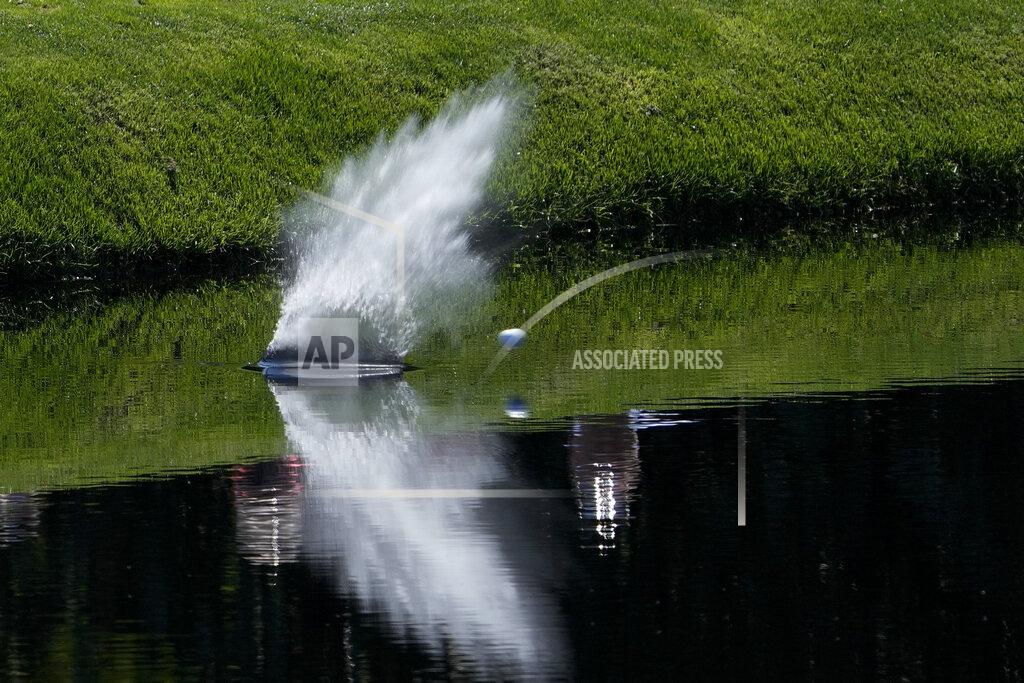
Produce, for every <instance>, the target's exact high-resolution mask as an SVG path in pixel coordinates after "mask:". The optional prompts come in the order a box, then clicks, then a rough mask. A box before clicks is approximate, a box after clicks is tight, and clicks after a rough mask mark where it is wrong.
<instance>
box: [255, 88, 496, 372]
mask: <svg viewBox="0 0 1024 683" xmlns="http://www.w3.org/2000/svg"><path fill="white" fill-rule="evenodd" d="M488 90H489V91H491V92H496V91H497V92H499V94H493V95H491V96H489V97H486V98H484V97H481V96H475V97H474V96H469V97H467V96H458V97H455V98H453V99H452V100H451V101H450V102H449V103H448V105H447V106H446V107H445V108H444V109H443V111H442V112H441V113H440V114H439V115H438V116H437V117H436V118H435V119H434V120H433V121H431V122H430V123H429V124H427V125H426V126H421V125H420V123H419V121H418V120H417V119H415V118H413V119H410V120H408V121H407V122H406V123H405V124H404V125H403V126H402V127H401V128H400V129H399V130H398V131H397V132H396V133H395V134H394V135H393V136H392V137H391V138H390V139H386V138H385V137H384V136H383V135H382V136H381V137H380V138H378V140H377V142H376V143H375V144H374V145H373V147H372V148H371V149H370V150H369V151H368V152H367V153H366V154H365V155H363V156H361V157H359V158H352V159H349V160H347V161H346V162H345V163H344V165H343V166H342V168H341V170H340V171H339V173H338V174H337V176H336V177H335V179H334V182H333V184H332V186H331V189H330V193H329V196H325V197H320V196H316V195H310V196H309V198H307V199H306V200H304V201H303V202H302V203H301V204H300V205H299V206H298V207H296V210H295V211H294V212H293V214H292V225H293V226H295V227H296V228H297V229H296V231H295V232H296V235H295V239H294V246H295V251H296V256H297V262H296V269H295V273H294V277H293V279H292V281H291V282H290V283H289V284H288V285H287V286H286V287H285V291H284V301H283V303H282V307H281V317H280V319H279V320H278V324H277V329H276V330H275V332H274V337H273V340H272V341H271V343H270V347H269V348H270V350H272V351H273V350H275V349H280V348H287V347H288V346H289V345H290V344H292V342H293V340H294V339H295V338H297V334H298V333H299V332H300V331H301V330H300V329H299V327H301V325H302V324H303V321H304V320H305V319H307V318H311V317H352V318H359V319H360V337H361V349H360V352H361V355H362V356H363V357H364V358H368V359H369V358H372V357H374V356H377V357H384V358H388V359H392V360H394V359H400V358H401V357H402V356H404V355H405V354H406V353H407V352H408V351H409V349H410V346H411V345H412V344H413V343H414V341H415V339H416V337H417V334H418V333H420V332H422V331H423V330H424V328H426V327H428V326H430V325H432V324H437V323H440V322H443V321H444V319H445V318H446V316H447V315H449V314H450V312H451V309H452V307H453V306H455V305H456V303H457V302H466V301H467V297H469V296H480V295H481V294H482V293H486V291H487V289H488V286H487V285H488V282H489V264H488V262H487V259H485V258H484V257H482V256H479V255H475V254H474V253H473V252H472V250H471V249H470V245H469V235H468V234H467V232H466V230H465V227H464V223H465V220H466V218H467V216H468V215H469V214H470V213H471V212H472V211H473V209H474V208H475V207H477V206H478V205H479V203H480V201H481V200H482V198H483V195H484V188H485V185H486V182H487V179H488V177H489V175H490V173H491V169H492V167H493V166H494V162H495V159H496V157H497V155H498V152H499V149H500V146H501V144H502V142H503V140H505V139H506V138H507V137H508V134H507V128H508V124H509V119H510V114H511V113H512V111H513V110H514V108H515V102H516V98H515V97H514V96H513V95H510V94H508V93H509V88H508V87H501V86H500V85H498V84H497V83H494V84H491V85H490V86H489V87H488ZM474 102H475V103H474Z"/></svg>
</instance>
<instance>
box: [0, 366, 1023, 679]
mask: <svg viewBox="0 0 1024 683" xmlns="http://www.w3.org/2000/svg"><path fill="white" fill-rule="evenodd" d="M407 388H408V387H407V386H405V385H403V384H402V383H392V384H388V385H381V386H377V387H374V389H373V392H374V394H375V395H374V397H373V400H372V401H361V402H360V407H361V408H363V410H364V411H367V410H368V409H369V412H364V413H363V414H362V415H361V417H360V418H359V419H357V420H354V421H353V419H352V417H351V415H352V413H351V411H350V410H349V411H348V412H346V409H350V408H351V405H346V404H345V401H342V403H341V404H340V405H339V404H338V403H336V402H335V401H334V400H333V399H328V398H326V397H324V396H317V395H315V394H314V395H309V394H308V392H306V393H304V392H303V391H300V390H296V389H292V390H288V391H282V392H281V394H280V395H279V396H278V400H279V401H280V405H281V407H282V413H283V415H284V418H285V421H286V424H287V425H288V427H289V429H291V430H296V432H297V431H299V430H301V432H302V436H301V437H300V438H299V439H298V445H299V448H298V450H297V451H283V452H281V453H279V454H277V457H274V458H270V459H267V460H263V461H260V462H252V463H247V464H243V465H235V466H228V467H214V468H210V469H206V470H201V471H196V472H191V473H188V474H179V475H175V476H170V477H166V478H158V479H150V480H139V481H131V482H127V483H122V484H117V485H112V486H94V487H86V488H78V489H73V490H60V491H53V492H46V493H38V494H31V493H29V494H18V493H12V494H7V495H5V496H3V498H2V500H0V515H2V517H0V519H2V525H3V526H2V541H0V576H2V577H3V583H2V585H0V666H2V667H3V669H4V670H5V673H6V674H16V673H22V674H28V675H31V676H34V677H35V676H47V675H53V674H56V673H59V672H61V671H64V670H66V669H68V668H71V669H73V670H75V671H78V672H82V673H85V674H94V675H112V674H116V675H136V676H141V677H144V678H150V677H152V676H158V675H176V676H180V675H203V676H209V675H218V676H229V675H233V674H240V675H266V676H273V677H279V676H280V677H283V676H286V675H288V676H297V675H301V676H307V675H309V676H329V677H357V678H373V677H382V676H388V677H390V676H400V677H408V676H424V677H428V676H438V675H468V676H480V675H483V676H493V677H508V676H521V675H537V676H545V677H547V676H570V675H572V676H580V677H587V678H590V677H594V678H606V677H620V676H627V675H640V674H646V675H650V676H654V675H665V674H666V673H668V672H670V671H671V672H676V673H680V674H684V673H685V674H690V675H700V676H709V677H710V676H720V675H740V674H745V673H750V672H754V673H755V677H757V676H764V677H775V676H787V677H788V676H800V677H805V676H807V675H814V674H816V673H823V672H839V673H842V674H844V675H845V676H850V677H865V676H882V677H885V678H896V677H900V676H908V677H911V678H918V677H923V676H927V677H932V676H943V677H944V676H954V677H957V676H958V675H965V676H966V675H968V674H971V676H972V677H973V676H981V677H983V678H986V679H988V678H1003V677H1010V678H1012V677H1014V676H1017V675H1019V674H1020V671H1021V664H1022V663H1021V638H1022V637H1024V630H1022V629H1024V616H1022V615H1024V574H1022V573H1021V572H1020V566H1021V565H1022V563H1024V505H1022V501H1024V460H1022V459H1021V455H1022V451H1024V448H1022V445H1021V432H1020V424H1021V423H1020V418H1021V415H1022V414H1024V378H1022V377H1012V376H1011V377H1006V378H1004V379H999V380H997V381H991V382H987V383H980V384H964V385H959V384H946V385H941V386H929V385H920V386H911V387H904V388H898V389H893V390H889V391H881V392H875V393H870V394H836V395H830V396H820V397H817V398H815V399H777V400H767V401H762V402H757V403H754V404H751V405H748V406H746V407H745V408H742V409H739V408H735V407H730V406H724V407H719V408H711V409H698V410H689V411H685V412H665V413H660V414H639V413H633V414H632V415H630V414H623V415H616V416H607V417H604V418H588V419H586V420H580V421H578V422H576V423H575V424H570V425H565V426H559V427H558V428H552V429H538V430H535V431H527V432H521V431H520V432H509V431H502V430H486V431H482V432H479V433H472V434H467V433H461V434H460V433H451V434H445V435H440V436H430V435H425V434H422V433H417V432H416V430H415V429H413V428H412V426H411V425H412V420H413V419H414V418H413V417H412V416H411V415H410V413H409V411H410V410H412V409H413V407H412V406H410V405H409V403H408V401H409V399H410V396H409V395H408V393H407ZM374 406H377V407H379V408H380V412H378V413H377V414H372V408H373V407H374ZM741 421H742V423H743V432H744V436H745V451H746V461H747V467H748V492H749V499H748V509H747V514H748V525H747V526H746V527H742V528H741V527H738V526H737V524H736V522H737V470H736V467H737V451H738V444H739V442H738V436H739V429H740V422H741ZM332 449H334V450H333V451H332ZM331 452H335V453H337V454H339V456H340V455H341V454H344V458H345V459H344V461H339V460H337V459H332V458H331V457H329V454H330V453H331Z"/></svg>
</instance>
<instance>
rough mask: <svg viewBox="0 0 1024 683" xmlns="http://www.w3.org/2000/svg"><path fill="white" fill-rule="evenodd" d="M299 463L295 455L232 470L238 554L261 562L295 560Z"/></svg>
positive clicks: (299, 515)
mask: <svg viewBox="0 0 1024 683" xmlns="http://www.w3.org/2000/svg"><path fill="white" fill-rule="evenodd" d="M301 467H302V463H301V462H300V461H299V459H298V458H297V457H296V456H294V455H291V456H287V457H285V458H284V459H283V460H280V461H275V462H265V463H257V464H253V465H237V466H235V467H234V468H232V470H231V483H232V489H233V491H234V502H235V520H236V524H237V530H236V538H237V541H238V545H239V548H240V550H239V554H241V555H242V557H244V558H246V559H247V560H249V561H251V562H253V563H255V564H260V565H266V566H270V567H277V566H278V565H280V564H283V563H286V562H294V561H295V559H296V558H297V557H298V553H299V547H300V545H301V536H302V510H301V507H300V504H299V503H300V501H299V494H300V493H301V492H302V475H301Z"/></svg>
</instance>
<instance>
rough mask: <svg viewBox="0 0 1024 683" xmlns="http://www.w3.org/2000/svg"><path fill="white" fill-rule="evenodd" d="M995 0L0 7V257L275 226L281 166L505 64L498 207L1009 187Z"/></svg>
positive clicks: (587, 210)
mask: <svg viewBox="0 0 1024 683" xmlns="http://www.w3.org/2000/svg"><path fill="white" fill-rule="evenodd" d="M1022 13H1024V10H1022V7H1021V5H1020V3H1019V2H1016V1H1011V0H994V1H993V2H990V3H974V2H968V1H966V0H919V1H915V2H910V1H904V2H898V1H895V0H892V1H886V2H878V1H871V0H869V1H867V2H864V1H863V0H839V1H837V2H834V3H828V4H827V5H823V4H821V3H817V2H810V1H809V0H799V1H797V2H781V1H776V0H770V1H769V2H747V1H743V0H738V1H715V2H707V1H702V0H694V1H693V2H688V3H675V2H636V1H634V2H629V3H621V2H620V3H611V2H599V1H597V0H583V1H580V0H577V1H573V2H554V1H552V2H544V3H526V2H510V1H509V0H493V1H491V0H482V1H481V0H478V1H475V2H467V3H461V2H435V1H416V2H390V3H381V2H362V1H361V2H350V1H340V2H310V1H302V2H298V1H292V0H280V1H274V2H267V3H260V4H256V3H251V2H207V3H201V4H196V3H182V2H176V1H173V0H136V1H135V2H129V1H127V0H126V1H124V2H108V1H97V2H81V1H74V0H25V1H24V2H23V3H4V4H3V5H2V6H0V54H2V55H3V58H2V61H0V102H3V106H2V107H0V159H3V160H4V163H3V165H2V166H0V273H2V272H4V271H8V273H9V272H10V271H12V269H15V268H16V267H20V269H21V271H22V272H24V270H25V268H26V267H28V265H29V264H37V265H39V266H41V267H42V266H49V265H62V266H69V265H70V266H72V267H74V265H75V264H86V265H87V264H90V263H94V262H96V261H97V260H107V261H109V260H111V259H113V260H125V261H127V262H131V263H138V262H140V261H145V260H147V259H168V258H169V259H171V260H179V259H183V260H186V261H187V260H189V259H197V258H200V257H203V256H204V255H208V254H211V253H223V252H237V251H251V252H253V253H256V254H261V253H263V252H264V251H265V250H266V249H268V248H269V247H271V246H272V245H273V244H274V241H275V236H276V230H277V225H278V222H277V212H278V207H279V206H280V204H281V203H282V202H283V201H285V200H286V194H285V192H284V191H283V190H281V189H280V188H278V187H277V186H275V185H274V183H273V182H272V181H273V179H274V178H282V179H286V180H289V181H294V182H298V183H302V184H306V185H314V186H315V185H317V184H318V183H319V181H320V178H321V174H322V173H323V171H324V169H325V168H328V167H329V166H331V165H332V164H334V163H335V162H336V161H337V160H338V159H339V157H341V156H343V155H344V154H346V153H350V152H353V151H356V150H358V149H360V148H361V147H362V146H363V145H365V144H366V143H368V142H369V141H370V140H371V139H372V138H373V137H374V136H375V135H376V134H377V133H378V131H379V130H381V129H390V128H393V127H394V126H396V125H397V124H398V123H399V122H400V121H401V120H402V119H404V118H405V117H406V116H407V115H409V114H411V113H419V114H423V115H429V114H430V113H431V112H433V111H435V110H436V108H437V107H438V106H439V104H440V103H441V102H442V101H443V100H444V99H445V97H447V96H448V95H449V94H450V93H451V92H452V91H453V90H455V89H459V88H463V87H466V86H468V85H470V84H473V83H479V82H482V81H485V80H487V79H488V78H490V77H491V76H492V75H493V74H495V73H497V72H501V71H502V70H505V69H507V68H509V67H511V68H512V69H513V70H514V72H515V74H516V75H517V77H518V78H519V80H520V81H521V82H523V83H525V84H527V85H529V86H530V87H531V88H532V89H533V90H534V93H535V96H534V99H533V107H532V110H531V111H530V124H531V125H530V127H529V129H528V133H527V136H526V138H525V139H524V140H523V142H522V146H521V153H520V154H519V155H518V156H510V157H509V158H508V159H506V160H505V163H504V164H503V166H502V168H501V170H500V172H499V173H498V175H497V177H496V179H495V182H494V188H493V190H494V196H495V199H496V204H495V206H497V207H500V208H501V209H502V210H505V209H507V210H508V213H506V214H505V218H507V219H509V218H510V219H512V220H514V221H521V222H531V223H532V222H536V221H541V222H543V223H545V224H549V225H556V226H566V225H574V224H576V223H578V222H580V221H583V222H586V223H590V224H593V223H599V224H600V223H602V222H612V221H638V222H639V221H651V222H659V221H677V220H680V219H681V218H682V217H684V216H685V215H686V214H687V213H688V212H689V211H691V210H693V209H694V208H707V207H709V206H714V207H719V208H725V209H738V210H747V211H757V212H762V211H764V210H770V209H772V208H804V209H807V208H811V209H814V208H818V209H820V208H828V207H835V206H838V205H844V204H851V203H852V204H860V205H877V204H879V203H884V202H890V201H899V200H915V201H916V200H922V199H936V198H948V197H955V196H961V197H980V196H987V197H991V196H993V195H995V196H1001V195H1008V196H1010V198H1011V199H1012V200H1013V201H1017V199H1018V197H1017V195H1018V193H1019V191H1020V188H1021V185H1022V177H1024V176H1022V167H1024V161H1022V157H1024V117H1021V116H1020V112H1021V110H1022V105H1024V49H1022V48H1024V20H1022V16H1021V15H1022Z"/></svg>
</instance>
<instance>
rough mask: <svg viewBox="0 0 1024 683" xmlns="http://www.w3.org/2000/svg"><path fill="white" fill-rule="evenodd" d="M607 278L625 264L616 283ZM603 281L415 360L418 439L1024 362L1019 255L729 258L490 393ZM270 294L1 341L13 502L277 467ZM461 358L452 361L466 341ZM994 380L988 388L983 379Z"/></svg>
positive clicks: (176, 297) (1017, 249)
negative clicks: (675, 359)
mask: <svg viewBox="0 0 1024 683" xmlns="http://www.w3.org/2000/svg"><path fill="white" fill-rule="evenodd" d="M609 265H612V264H609ZM599 269H600V268H599V267H584V266H581V265H579V264H571V263H568V264H564V267H560V268H557V269H547V270H543V271H542V270H538V269H533V268H519V269H514V268H513V269H508V270H506V271H505V272H504V273H503V274H502V275H501V276H499V278H498V286H497V292H496V296H495V297H494V299H493V300H492V301H491V302H489V303H488V304H487V305H486V306H485V307H483V308H482V309H480V310H479V311H476V312H475V313H474V314H473V315H472V317H471V318H470V319H468V320H465V321H463V324H462V325H461V326H460V327H459V328H458V329H456V330H447V331H445V332H440V331H439V332H436V333H435V334H433V335H431V336H430V337H429V338H427V339H425V340H424V343H423V344H422V345H421V346H420V348H418V349H417V350H416V352H415V353H414V354H413V355H412V357H411V358H410V360H411V361H412V362H413V363H414V364H416V365H419V366H420V367H422V369H421V370H418V371H415V372H412V373H409V374H408V375H407V381H408V382H409V383H410V384H411V385H412V387H413V388H414V389H415V390H416V392H417V394H418V395H419V396H420V398H421V401H422V403H423V410H424V419H423V420H421V423H425V424H428V425H431V426H432V427H436V428H438V429H444V428H459V429H466V428H479V427H481V426H482V425H484V424H487V423H491V422H498V421H503V420H504V419H505V418H504V415H503V412H502V405H503V402H504V400H505V399H506V398H507V397H509V396H521V397H522V398H524V399H525V401H526V402H527V404H528V405H529V407H530V410H531V414H532V417H533V418H535V419H538V420H551V419H559V418H564V417H568V416H573V415H581V414H599V413H614V412H621V411H623V410H625V409H626V408H631V407H657V406H666V405H671V406H686V405H688V404H693V403H704V404H706V403H707V402H715V401H722V400H725V399H728V398H731V397H737V396H742V397H745V398H756V397H759V396H767V395H772V394H779V393H816V392H827V391H840V390H842V391H847V390H854V391H859V390H870V389H878V388H882V387H885V386H887V385H889V384H891V383H893V382H899V381H915V380H920V381H943V380H945V379H949V378H961V379H962V378H964V377H965V376H969V375H970V373H971V372H972V371H988V370H991V369H993V368H1019V367H1020V366H1021V365H1022V361H1024V335H1022V334H1021V331H1022V330H1021V325H1022V322H1024V296H1022V294H1021V292H1022V282H1024V247H1022V246H1020V245H1017V244H995V245H985V246H977V247H973V248H969V249H967V248H965V249H959V250H951V251H945V250H941V249H938V248H933V247H928V248H919V249H915V250H913V251H907V250H904V249H901V248H899V247H898V246H895V245H876V246H871V247H857V248H848V249H843V250H834V251H829V252H824V253H821V252H820V253H816V254H814V255H812V256H795V255H785V254H782V255H779V254H776V255H761V256H744V255H733V256H730V257H723V258H718V259H713V260H710V261H706V262H701V263H684V264H680V265H676V266H663V267H661V268H658V269H657V270H651V271H644V272H638V273H632V274H629V275H625V276H622V277H619V278H617V279H615V280H611V281H609V282H607V283H606V284H605V285H602V286H599V287H597V288H595V289H593V290H590V291H588V292H586V293H584V294H582V295H581V296H580V297H578V298H577V299H574V300H573V301H572V302H570V303H568V304H566V305H565V306H564V307H563V308H561V309H559V310H558V311H557V312H555V313H553V314H552V315H551V316H549V317H548V318H546V319H545V320H544V321H543V322H542V323H540V324H539V325H538V326H537V327H535V328H534V329H533V330H532V331H531V335H530V339H529V340H528V342H527V344H526V346H525V347H523V348H522V349H519V350H517V351H516V352H514V353H513V354H512V355H511V356H510V357H509V358H508V359H506V361H505V362H504V363H503V364H502V365H501V366H499V368H498V371H497V372H496V373H495V374H494V375H493V376H492V377H490V378H489V379H488V380H486V381H481V380H480V378H481V373H482V371H483V369H484V368H485V367H486V366H487V364H488V363H489V362H490V360H491V359H492V357H493V356H494V354H495V352H496V351H497V345H496V342H495V340H494V333H495V332H496V331H497V330H500V329H502V328H506V327H512V326H517V325H520V324H522V322H523V321H524V320H525V319H526V318H528V317H529V316H530V315H531V314H532V313H533V312H534V311H535V310H537V309H538V308H540V307H541V306H542V305H543V304H544V303H546V302H547V301H548V300H549V299H551V298H553V297H554V296H555V295H556V294H558V293H559V292H560V291H561V290H563V289H564V288H566V287H568V286H569V285H570V284H572V283H573V282H575V281H578V280H580V279H583V278H584V277H586V276H588V275H591V274H593V273H594V272H596V270H599ZM277 306H278V290H277V287H276V285H275V283H274V282H273V281H272V280H271V279H269V278H267V279H257V280H254V281H249V282H245V283H241V284H235V285H231V286H224V285H214V284H208V285H204V286H201V287H199V288H198V289H195V290H194V291H187V292H173V293H170V294H165V295H162V296H151V295H136V296H128V297H124V298H121V299H118V300H116V301H115V302H114V303H111V304H109V305H106V306H103V307H101V308H97V309H94V310H91V311H88V312H86V313H76V314H54V315H51V316H49V317H47V318H45V319H44V320H43V321H42V322H36V323H34V324H32V325H31V326H29V327H28V328H27V329H24V330H21V331H16V332H3V333H0V367H2V368H3V370H4V372H3V375H2V378H0V385H2V386H0V391H2V393H3V396H4V397H5V401H6V404H7V406H6V408H7V409H6V410H5V411H3V413H2V414H0V434H2V441H0V490H4V491H12V490H13V491H24V490H38V489H44V488H53V487H66V486H75V485H82V484H89V483H101V482H112V481H117V480H122V479H125V478H129V477H133V476H138V475H154V474H159V473H165V472H169V471H181V470H189V469H195V468H199V467H204V466H210V465H215V464H225V463H236V462H243V461H251V460H261V459H268V458H274V457H279V456H280V455H281V454H283V453H285V452H286V450H287V445H286V442H285V438H284V433H283V431H284V430H283V425H282V423H281V418H280V416H279V415H278V413H277V409H276V407H275V404H274V401H273V399H272V396H271V394H270V392H269V391H268V390H267V388H266V386H265V385H264V382H263V380H262V378H261V377H260V376H259V375H257V374H256V373H250V372H244V371H242V370H241V369H240V366H241V365H242V364H244V363H246V362H249V361H251V360H253V359H255V358H256V357H258V355H259V353H260V352H261V351H262V349H263V348H264V346H265V344H266V342H267V340H268V339H269V337H270V335H271V333H272V331H273V326H274V323H275V321H276V318H277V310H278V309H277ZM453 340H457V341H453ZM604 348H613V349H623V348H625V349H632V348H655V349H657V348H665V349H670V350H675V349H721V350H722V352H723V359H724V367H723V368H722V369H721V370H703V371H696V370H689V371H686V370H678V371H674V370H666V371H662V370H659V371H615V370H612V371H593V370H591V371H584V370H574V369H573V367H572V365H573V356H574V351H575V350H576V349H604ZM982 376H983V377H984V376H985V375H984V373H983V374H982Z"/></svg>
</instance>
